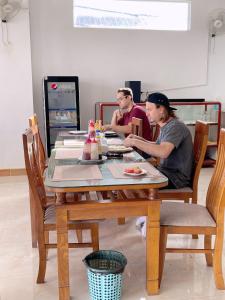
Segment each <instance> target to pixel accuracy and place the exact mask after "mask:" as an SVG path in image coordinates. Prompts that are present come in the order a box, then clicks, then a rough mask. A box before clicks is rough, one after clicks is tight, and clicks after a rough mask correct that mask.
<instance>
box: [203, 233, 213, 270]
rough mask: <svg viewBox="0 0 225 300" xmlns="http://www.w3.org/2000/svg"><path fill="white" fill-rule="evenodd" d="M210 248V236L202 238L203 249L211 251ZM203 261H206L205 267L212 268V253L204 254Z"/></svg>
mask: <svg viewBox="0 0 225 300" xmlns="http://www.w3.org/2000/svg"><path fill="white" fill-rule="evenodd" d="M211 247H212V236H211V235H205V236H204V248H205V249H211ZM205 259H206V263H207V266H209V267H212V265H213V256H212V253H205Z"/></svg>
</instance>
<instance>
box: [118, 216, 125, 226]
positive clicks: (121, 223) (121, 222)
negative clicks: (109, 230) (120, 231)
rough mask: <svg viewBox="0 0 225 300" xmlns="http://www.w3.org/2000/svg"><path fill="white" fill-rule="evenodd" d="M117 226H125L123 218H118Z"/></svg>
mask: <svg viewBox="0 0 225 300" xmlns="http://www.w3.org/2000/svg"><path fill="white" fill-rule="evenodd" d="M117 224H118V225H124V224H125V218H118V219H117Z"/></svg>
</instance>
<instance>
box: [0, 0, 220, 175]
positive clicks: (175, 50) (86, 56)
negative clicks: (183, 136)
mask: <svg viewBox="0 0 225 300" xmlns="http://www.w3.org/2000/svg"><path fill="white" fill-rule="evenodd" d="M192 7H193V8H192V20H193V23H192V30H191V31H190V32H189V33H178V32H177V33H175V32H173V33H169V32H167V33H163V32H147V31H146V32H140V31H135V32H133V31H124V30H121V31H118V30H107V31H105V30H89V29H74V28H73V19H72V0H67V1H62V0H48V1H46V0H38V1H37V0H30V22H31V47H32V76H33V92H34V108H35V109H34V110H35V111H36V112H37V113H38V116H39V120H40V124H41V126H42V127H43V124H44V121H43V100H42V83H41V81H42V78H43V76H45V75H78V76H79V77H80V101H81V124H82V128H86V125H87V120H88V119H89V118H91V117H93V115H94V103H95V102H96V101H99V100H108V101H110V100H111V99H112V98H114V95H115V91H116V89H117V88H118V87H120V86H123V85H124V81H125V80H141V81H142V90H145V91H146V90H148V91H153V90H156V89H160V90H164V91H165V92H166V94H167V95H168V96H169V97H171V98H176V97H182V98H185V97H204V98H206V99H208V100H212V99H214V98H220V99H221V100H222V101H223V102H224V99H225V89H224V74H223V73H224V72H223V70H224V69H225V60H224V53H225V51H224V50H225V35H224V36H218V37H216V41H215V49H214V52H213V53H212V52H211V53H210V56H209V74H208V78H207V52H208V34H207V19H208V14H209V13H210V12H211V11H212V10H213V9H215V8H219V7H224V8H225V1H224V0H214V1H211V0H193V1H192ZM8 28H9V37H10V41H11V45H10V46H9V47H4V46H3V45H2V43H1V42H0V80H1V81H0V82H1V89H0V102H1V119H0V120H1V121H0V134H1V143H0V145H1V146H0V169H2V168H17V167H18V168H19V167H22V166H23V165H24V163H23V153H22V145H21V133H22V132H23V130H24V128H26V127H27V118H28V116H29V115H30V114H31V113H32V110H33V107H32V83H31V66H30V37H29V16H28V11H27V10H23V11H21V12H20V13H19V14H18V15H17V16H16V17H15V18H14V19H12V20H11V21H10V22H9V23H8ZM0 37H1V33H0ZM192 85H198V86H197V87H187V86H192ZM182 87H186V88H182ZM9 117H10V119H9Z"/></svg>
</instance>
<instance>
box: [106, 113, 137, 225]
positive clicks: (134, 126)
mask: <svg viewBox="0 0 225 300" xmlns="http://www.w3.org/2000/svg"><path fill="white" fill-rule="evenodd" d="M131 126H132V127H131V130H132V134H135V135H138V136H141V137H142V134H143V120H142V119H139V118H135V117H133V118H132V122H131ZM136 151H137V152H139V153H140V151H138V150H136ZM141 153H142V151H141ZM141 153H140V154H141ZM108 194H109V197H110V198H111V200H115V194H113V193H108ZM116 196H118V195H116ZM117 224H118V225H124V224H125V218H118V219H117Z"/></svg>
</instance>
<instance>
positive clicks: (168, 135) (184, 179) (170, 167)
mask: <svg viewBox="0 0 225 300" xmlns="http://www.w3.org/2000/svg"><path fill="white" fill-rule="evenodd" d="M174 110H176V109H175V108H173V107H171V106H170V103H169V100H168V98H167V97H166V96H165V95H164V94H161V93H153V94H150V95H149V96H148V99H147V102H146V114H147V116H148V118H149V119H150V121H151V122H155V123H156V124H158V125H159V126H160V134H159V137H158V139H157V140H156V142H150V141H148V140H146V139H144V138H141V137H139V136H135V135H133V134H130V135H129V136H128V137H127V138H126V139H125V141H124V145H125V146H127V147H136V148H138V149H140V150H141V151H143V152H145V153H147V154H150V155H152V156H154V157H159V158H160V165H159V166H158V169H159V171H160V172H161V173H163V174H164V175H166V176H167V177H168V186H167V187H166V188H182V187H187V186H190V184H191V179H192V171H193V163H194V156H193V143H192V137H191V133H190V131H189V129H188V128H187V126H186V125H185V124H184V123H183V122H182V121H180V120H178V118H177V117H176V115H175V113H174Z"/></svg>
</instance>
